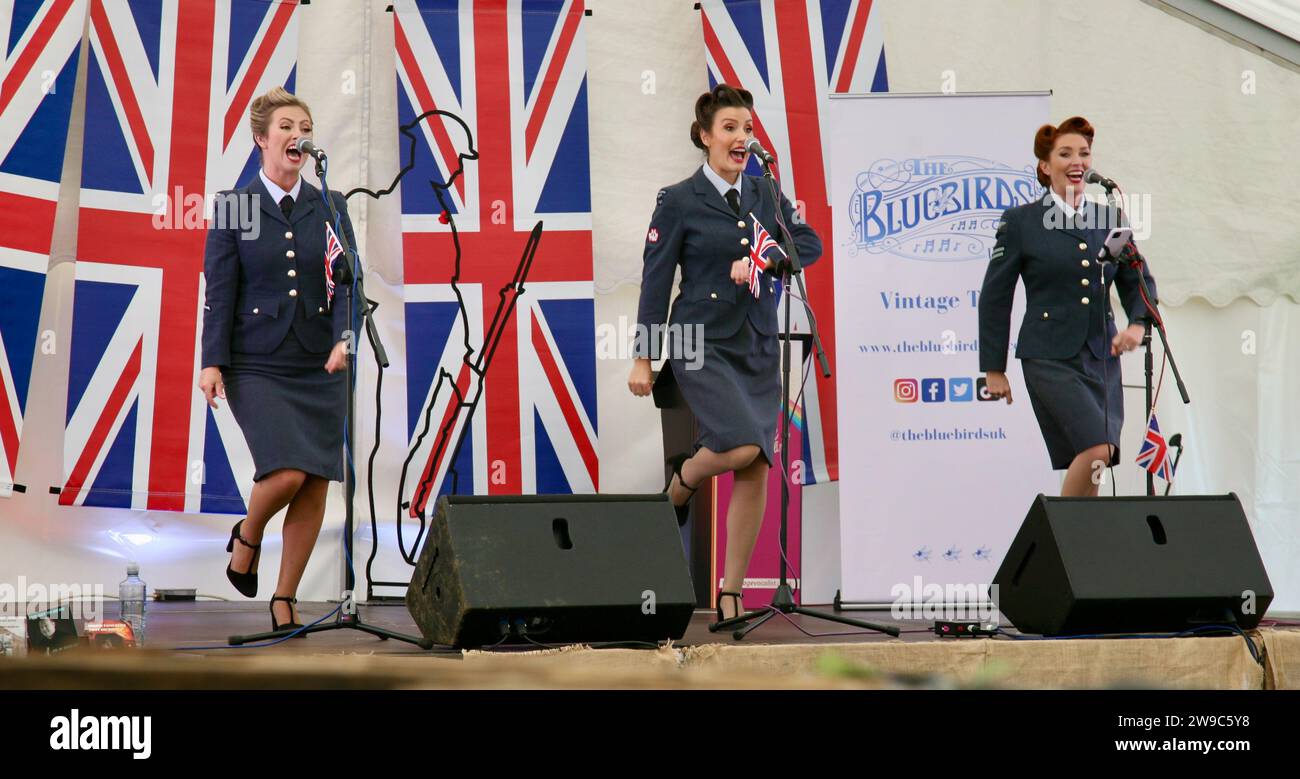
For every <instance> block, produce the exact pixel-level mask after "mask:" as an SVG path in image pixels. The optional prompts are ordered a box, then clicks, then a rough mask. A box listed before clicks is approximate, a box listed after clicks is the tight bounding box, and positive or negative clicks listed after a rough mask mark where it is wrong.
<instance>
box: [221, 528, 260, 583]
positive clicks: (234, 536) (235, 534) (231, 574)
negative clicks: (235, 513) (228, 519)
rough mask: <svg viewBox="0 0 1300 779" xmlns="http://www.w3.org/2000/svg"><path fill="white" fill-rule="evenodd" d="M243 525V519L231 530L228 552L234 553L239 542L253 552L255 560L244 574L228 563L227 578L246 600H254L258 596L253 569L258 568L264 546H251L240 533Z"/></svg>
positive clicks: (227, 545)
mask: <svg viewBox="0 0 1300 779" xmlns="http://www.w3.org/2000/svg"><path fill="white" fill-rule="evenodd" d="M243 524H244V520H242V519H241V520H239V521H238V522H236V523H235V526H234V527H232V528H231V529H230V542H229V543H227V544H226V551H227V552H234V551H235V542H236V541H238V542H239V543H241V544H243V545H244V546H246V547H248V548H249V549H252V550H253V559H252V560H250V561H249V563H248V570H247V571H245V572H244V573H240V572H239V571H236V570H235V569H234V568H231V567H230V563H226V578H227V579H229V580H230V583H231V584H233V585H235V589H237V590H239V592H240V594H241V595H243V596H244V597H245V598H252V597H256V595H257V571H255V570H253V569H254V568H256V567H257V558H258V557H260V556H261V554H262V545H261V544H250V543H248V542H247V541H245V540H244V536H243V535H242V534H241V533H240V532H239V528H240V527H242V526H243ZM232 559H233V558H232Z"/></svg>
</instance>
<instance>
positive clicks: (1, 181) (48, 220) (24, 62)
mask: <svg viewBox="0 0 1300 779" xmlns="http://www.w3.org/2000/svg"><path fill="white" fill-rule="evenodd" d="M4 6H7V7H4ZM85 19H86V5H85V2H84V0H17V1H16V2H14V1H12V0H11V2H8V3H4V4H3V6H0V46H3V49H0V52H2V53H3V56H0V496H8V495H11V494H12V492H13V480H14V471H15V469H16V467H17V464H18V445H19V442H20V440H21V439H22V432H23V411H24V409H26V408H27V390H28V385H29V383H30V380H31V375H32V361H33V357H34V355H35V350H36V339H37V332H36V329H37V327H38V324H39V322H40V315H41V299H42V297H43V296H44V293H45V271H46V268H47V267H48V265H49V261H50V239H51V236H52V235H53V234H54V211H55V207H56V206H57V204H58V199H59V182H60V181H61V180H62V173H63V148H64V145H65V143H66V141H67V137H68V117H69V115H70V114H71V111H72V97H73V90H74V89H75V86H76V78H77V55H78V53H79V49H80V46H81V29H82V25H83V24H84V22H85Z"/></svg>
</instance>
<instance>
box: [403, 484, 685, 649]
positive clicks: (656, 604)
mask: <svg viewBox="0 0 1300 779" xmlns="http://www.w3.org/2000/svg"><path fill="white" fill-rule="evenodd" d="M406 606H407V609H408V610H409V611H410V612H411V616H412V617H414V618H415V623H416V625H418V626H419V628H420V632H421V633H422V634H423V635H424V637H425V638H428V639H430V640H431V641H434V642H435V643H438V644H446V645H451V646H457V647H466V646H483V645H486V644H496V643H499V642H502V641H503V640H505V641H526V640H528V639H531V640H532V641H535V642H537V643H541V644H568V643H578V642H582V643H594V642H624V641H645V642H656V641H660V640H664V639H670V638H671V639H679V638H681V637H682V636H683V635H684V634H685V633H686V626H687V625H688V624H689V623H690V620H691V613H692V612H693V611H694V610H695V593H694V591H693V588H692V586H691V578H690V574H689V572H688V570H687V565H686V556H685V552H684V550H683V549H682V538H681V532H680V530H679V529H678V527H677V518H676V515H675V514H674V513H673V509H672V506H671V505H670V504H669V503H668V498H667V497H666V496H665V495H662V494H654V495H523V496H487V497H481V496H462V495H444V496H443V497H442V498H440V499H439V500H438V504H437V510H436V512H435V514H434V517H433V520H432V521H431V523H430V527H429V537H428V540H427V541H426V542H425V544H424V548H423V549H422V550H421V552H420V559H419V563H418V565H417V566H416V569H415V575H414V576H413V577H412V578H411V583H410V587H409V588H408V589H407V591H406Z"/></svg>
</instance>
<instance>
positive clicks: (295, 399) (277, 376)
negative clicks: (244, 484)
mask: <svg viewBox="0 0 1300 779" xmlns="http://www.w3.org/2000/svg"><path fill="white" fill-rule="evenodd" d="M328 359H329V353H328V352H325V353H316V352H309V351H307V350H306V349H305V348H303V345H302V342H301V341H299V340H298V336H297V335H296V334H294V332H293V329H292V328H290V329H289V333H288V334H287V335H286V336H285V337H284V341H283V342H281V343H280V345H279V346H278V347H276V349H275V351H274V352H272V353H270V354H241V353H238V352H236V353H233V354H231V355H230V363H231V364H230V366H229V367H228V368H227V369H226V370H225V371H223V372H222V375H221V378H222V381H223V382H224V383H225V385H226V400H227V401H229V402H230V410H231V412H233V413H234V415H235V421H236V422H238V423H239V429H240V430H242V431H244V439H245V440H246V441H248V448H249V451H251V452H252V455H253V466H254V469H255V470H256V473H254V475H253V481H261V480H262V479H263V478H265V477H266V476H267V475H268V474H270V473H271V472H272V471H276V470H279V469H281V468H295V469H297V470H300V471H304V472H306V473H308V474H311V475H314V476H321V477H324V478H326V479H329V480H330V481H342V480H343V417H344V415H345V413H346V411H347V383H346V380H345V378H344V377H345V374H344V373H343V372H341V371H340V372H338V373H334V374H330V373H326V372H325V361H326V360H328Z"/></svg>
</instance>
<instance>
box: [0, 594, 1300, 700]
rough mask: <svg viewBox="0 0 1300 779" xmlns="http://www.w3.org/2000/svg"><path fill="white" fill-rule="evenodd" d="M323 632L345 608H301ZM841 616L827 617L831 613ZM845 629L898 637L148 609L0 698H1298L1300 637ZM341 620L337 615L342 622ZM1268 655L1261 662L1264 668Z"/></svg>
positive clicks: (2, 677) (701, 624) (817, 625)
mask: <svg viewBox="0 0 1300 779" xmlns="http://www.w3.org/2000/svg"><path fill="white" fill-rule="evenodd" d="M298 608H299V613H300V615H301V617H302V618H303V619H304V621H306V622H312V621H314V620H316V619H318V618H320V617H322V616H325V615H326V614H328V613H329V612H330V611H332V610H333V608H334V605H333V604H325V603H300V604H299V607H298ZM826 610H829V607H826ZM360 613H361V617H362V619H363V620H364V621H365V622H367V623H368V624H371V625H375V626H377V627H383V628H387V629H390V630H394V631H397V632H401V633H407V634H411V635H416V634H417V633H418V631H417V630H416V628H415V625H414V623H413V622H412V620H411V618H410V616H409V614H407V611H406V608H405V606H403V605H401V604H392V605H388V604H385V605H372V606H362V607H361V608H360ZM846 616H849V617H853V618H857V619H863V620H867V621H871V622H876V623H881V624H888V625H893V626H896V627H898V628H899V629H900V630H901V631H903V632H902V634H901V635H900V637H899V638H892V637H890V636H887V635H885V634H882V633H875V632H864V631H858V630H856V629H853V628H847V627H845V626H840V625H838V624H835V623H831V622H823V621H820V620H815V619H810V618H806V617H800V616H792V617H789V618H785V617H780V616H778V617H776V618H774V619H772V620H770V621H769V622H768V623H767V624H765V625H763V626H762V627H760V628H758V629H757V630H756V631H754V632H753V633H751V634H750V635H749V636H748V637H746V639H745V640H744V641H735V640H733V639H732V638H731V635H730V633H710V632H709V631H708V627H707V626H708V623H709V622H710V621H711V620H712V618H713V616H712V614H711V613H710V612H704V611H697V612H696V613H695V615H694V617H693V619H692V620H691V624H690V627H689V629H688V630H687V633H686V636H685V637H684V638H683V640H682V641H680V642H676V643H675V644H673V645H672V646H661V647H660V648H659V649H632V648H600V649H592V648H587V647H564V648H554V649H542V648H539V647H518V646H511V647H502V648H499V649H495V650H492V651H467V652H458V651H452V650H446V649H438V650H434V651H432V652H429V651H424V650H421V649H419V648H418V647H416V646H414V645H411V644H407V643H405V642H401V641H396V640H388V641H381V640H379V639H376V638H374V637H372V636H370V635H368V634H365V633H362V632H360V631H356V630H339V631H332V632H327V633H316V634H313V635H310V636H308V637H306V638H302V639H291V640H287V641H283V642H281V643H278V644H274V645H270V646H263V647H245V648H225V647H226V638H227V637H228V636H230V635H237V634H251V633H257V632H260V631H265V630H268V629H269V628H270V617H269V613H268V611H267V606H266V603H265V602H259V601H251V602H249V601H245V602H238V603H235V602H212V601H200V602H197V603H151V604H150V606H149V630H148V648H147V649H145V650H119V651H102V650H100V651H90V650H78V651H69V652H64V653H61V654H59V655H55V656H52V657H35V656H29V657H27V658H21V659H7V660H3V661H0V688H7V689H42V688H65V689H66V688H123V687H130V688H141V687H146V688H167V689H177V688H207V689H211V688H250V687H267V686H270V687H276V688H295V689H305V688H324V689H329V688H336V689H359V688H426V689H428V688H435V689H457V688H459V689H469V688H552V687H554V688H602V689H608V688H718V687H738V688H751V689H761V688H785V689H790V688H869V689H880V688H891V689H897V688H930V689H933V688H952V687H960V688H981V687H993V688H1001V687H1010V688H1099V687H1100V688H1108V687H1169V688H1189V689H1277V688H1290V689H1300V629H1296V628H1281V627H1268V628H1261V629H1260V630H1255V631H1249V632H1248V635H1249V636H1250V637H1251V638H1252V640H1253V643H1254V648H1255V652H1254V654H1252V651H1251V646H1250V645H1249V644H1247V642H1246V641H1245V640H1243V639H1242V638H1241V637H1240V636H1217V637H1191V638H1161V639H1119V638H1114V639H1087V640H1068V641H1044V640H1014V639H1011V638H1006V637H998V638H992V639H960V640H955V639H940V638H938V637H936V636H934V634H933V633H932V632H930V630H929V627H930V624H931V623H929V622H927V621H923V620H896V619H891V618H890V615H889V614H888V612H857V611H855V612H846ZM331 619H332V618H331ZM1256 655H1258V658H1257V657H1256Z"/></svg>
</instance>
